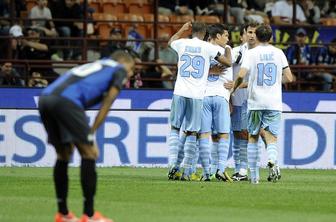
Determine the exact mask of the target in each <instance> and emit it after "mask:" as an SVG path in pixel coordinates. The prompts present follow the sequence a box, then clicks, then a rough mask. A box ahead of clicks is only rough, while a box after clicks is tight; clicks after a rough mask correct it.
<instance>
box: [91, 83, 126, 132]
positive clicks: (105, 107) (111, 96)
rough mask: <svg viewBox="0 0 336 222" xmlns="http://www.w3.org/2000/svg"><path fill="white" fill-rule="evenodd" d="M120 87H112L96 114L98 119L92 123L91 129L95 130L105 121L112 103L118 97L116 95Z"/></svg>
mask: <svg viewBox="0 0 336 222" xmlns="http://www.w3.org/2000/svg"><path fill="white" fill-rule="evenodd" d="M119 91H120V90H119V89H118V88H117V87H114V86H113V87H111V88H110V90H109V91H108V93H107V95H106V96H105V98H104V99H103V101H102V105H101V108H100V110H99V112H98V114H97V116H96V119H95V121H94V123H93V125H92V128H91V131H92V132H95V131H96V130H97V129H98V127H99V126H100V125H101V124H102V123H103V122H104V119H105V117H106V116H107V114H108V112H109V110H110V108H111V105H112V103H113V101H114V100H115V99H116V97H117V96H118V94H119Z"/></svg>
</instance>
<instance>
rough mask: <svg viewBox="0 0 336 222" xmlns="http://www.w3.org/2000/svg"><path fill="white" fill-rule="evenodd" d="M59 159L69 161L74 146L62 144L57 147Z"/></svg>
mask: <svg viewBox="0 0 336 222" xmlns="http://www.w3.org/2000/svg"><path fill="white" fill-rule="evenodd" d="M56 152H57V159H59V160H63V161H69V160H70V157H71V155H72V153H73V146H62V147H57V148H56Z"/></svg>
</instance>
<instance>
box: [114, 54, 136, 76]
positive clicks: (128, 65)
mask: <svg viewBox="0 0 336 222" xmlns="http://www.w3.org/2000/svg"><path fill="white" fill-rule="evenodd" d="M111 58H112V59H113V60H114V61H117V62H118V63H120V64H122V65H123V66H124V68H125V70H126V72H127V76H128V77H131V76H133V70H134V66H135V62H134V59H133V57H132V56H131V55H130V54H128V53H127V52H125V51H122V50H117V51H115V52H114V53H112V55H111Z"/></svg>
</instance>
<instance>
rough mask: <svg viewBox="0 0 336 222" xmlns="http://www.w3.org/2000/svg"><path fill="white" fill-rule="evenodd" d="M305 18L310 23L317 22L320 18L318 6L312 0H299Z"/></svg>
mask: <svg viewBox="0 0 336 222" xmlns="http://www.w3.org/2000/svg"><path fill="white" fill-rule="evenodd" d="M299 4H300V6H301V8H302V10H303V12H304V14H305V16H306V18H307V22H308V23H310V24H319V23H320V18H321V11H320V8H319V7H318V6H317V5H316V4H315V1H314V0H313V1H312V0H300V2H299Z"/></svg>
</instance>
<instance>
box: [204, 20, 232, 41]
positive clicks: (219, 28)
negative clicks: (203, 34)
mask: <svg viewBox="0 0 336 222" xmlns="http://www.w3.org/2000/svg"><path fill="white" fill-rule="evenodd" d="M208 33H209V38H210V40H212V41H215V42H216V44H218V45H221V46H225V45H226V44H227V43H228V41H229V28H228V27H227V26H225V25H223V24H219V23H218V24H214V25H210V26H209V27H208Z"/></svg>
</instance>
